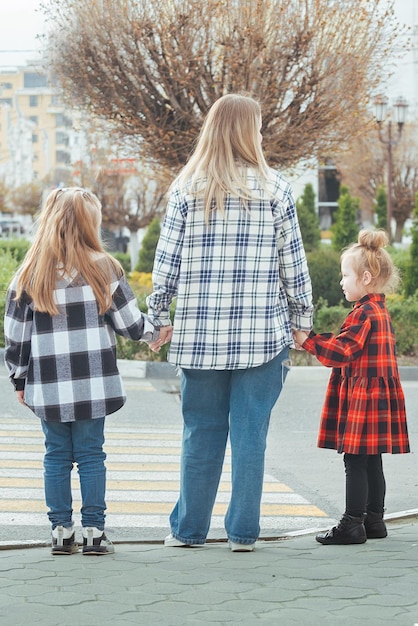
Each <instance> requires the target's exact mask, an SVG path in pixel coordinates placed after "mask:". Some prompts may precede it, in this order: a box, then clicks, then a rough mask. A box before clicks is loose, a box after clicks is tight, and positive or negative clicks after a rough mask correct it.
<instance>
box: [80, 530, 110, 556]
mask: <svg viewBox="0 0 418 626" xmlns="http://www.w3.org/2000/svg"><path fill="white" fill-rule="evenodd" d="M114 551H115V548H114V547H113V543H112V542H111V541H110V540H109V539H108V538H107V537H106V535H105V533H104V531H103V530H100V529H99V528H95V527H94V526H85V527H83V554H84V555H95V556H101V555H102V554H113V553H114Z"/></svg>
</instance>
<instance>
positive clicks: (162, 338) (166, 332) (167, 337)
mask: <svg viewBox="0 0 418 626" xmlns="http://www.w3.org/2000/svg"><path fill="white" fill-rule="evenodd" d="M159 330H160V334H159V337H158V339H157V341H153V342H150V343H149V344H148V345H149V347H150V349H151V350H152V351H153V352H159V351H160V350H161V347H162V346H163V345H164V344H165V343H168V342H169V341H171V337H172V334H173V327H172V326H160V329H159Z"/></svg>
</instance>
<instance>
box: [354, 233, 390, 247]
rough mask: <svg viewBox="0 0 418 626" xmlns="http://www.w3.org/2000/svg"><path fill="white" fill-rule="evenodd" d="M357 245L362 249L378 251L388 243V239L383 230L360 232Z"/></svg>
mask: <svg viewBox="0 0 418 626" xmlns="http://www.w3.org/2000/svg"><path fill="white" fill-rule="evenodd" d="M358 243H359V245H360V246H363V248H367V249H369V250H378V249H379V248H384V247H386V246H387V245H388V243H389V238H388V236H387V234H386V232H385V231H384V230H361V231H360V232H359V235H358Z"/></svg>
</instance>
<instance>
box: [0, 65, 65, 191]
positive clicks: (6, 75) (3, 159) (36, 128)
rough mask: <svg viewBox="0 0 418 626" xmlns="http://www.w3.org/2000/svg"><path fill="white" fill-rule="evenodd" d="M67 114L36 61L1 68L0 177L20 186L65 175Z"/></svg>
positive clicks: (57, 180)
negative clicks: (22, 65)
mask: <svg viewBox="0 0 418 626" xmlns="http://www.w3.org/2000/svg"><path fill="white" fill-rule="evenodd" d="M72 132H73V131H72V114H71V112H70V111H68V109H66V108H65V107H64V105H63V103H62V101H61V97H60V92H59V90H58V88H57V86H56V85H54V84H51V82H50V81H49V80H48V77H47V74H46V72H45V70H44V69H43V68H42V66H41V65H40V64H30V63H28V65H26V66H24V67H17V68H11V69H5V68H3V69H2V68H0V179H1V180H2V181H4V183H5V184H6V186H8V187H19V186H20V185H23V184H25V183H29V182H31V181H34V180H42V179H44V178H45V177H46V176H48V177H49V179H50V182H51V184H60V183H61V182H62V181H65V179H66V175H67V173H68V171H69V167H70V163H71V154H70V137H71V133H72Z"/></svg>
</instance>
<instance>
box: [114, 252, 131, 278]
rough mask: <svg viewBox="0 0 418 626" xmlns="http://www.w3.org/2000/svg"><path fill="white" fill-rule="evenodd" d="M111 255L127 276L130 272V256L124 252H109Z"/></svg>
mask: <svg viewBox="0 0 418 626" xmlns="http://www.w3.org/2000/svg"><path fill="white" fill-rule="evenodd" d="M111 255H112V256H113V257H115V259H117V260H118V261H119V263H120V264H121V265H122V267H123V269H124V271H125V274H129V272H130V271H131V257H130V255H129V254H128V253H126V252H111Z"/></svg>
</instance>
